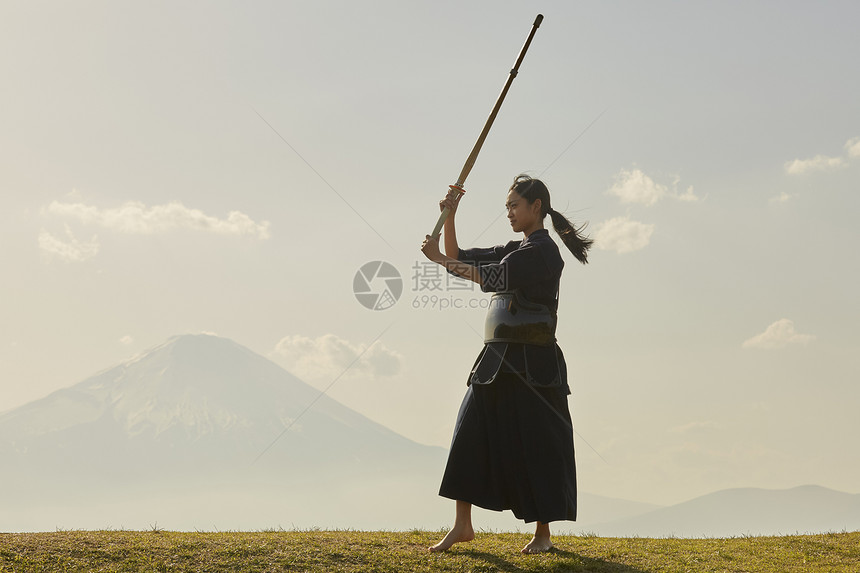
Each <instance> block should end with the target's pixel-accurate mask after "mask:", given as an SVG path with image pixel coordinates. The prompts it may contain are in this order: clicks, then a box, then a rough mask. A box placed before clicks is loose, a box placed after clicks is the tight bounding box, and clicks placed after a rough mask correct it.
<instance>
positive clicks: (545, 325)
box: [484, 290, 558, 346]
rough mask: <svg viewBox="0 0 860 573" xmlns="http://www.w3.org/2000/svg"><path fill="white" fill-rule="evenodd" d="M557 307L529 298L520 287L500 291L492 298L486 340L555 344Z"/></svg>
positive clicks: (485, 334)
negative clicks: (518, 289) (519, 289)
mask: <svg viewBox="0 0 860 573" xmlns="http://www.w3.org/2000/svg"><path fill="white" fill-rule="evenodd" d="M557 323H558V315H557V314H556V311H555V310H554V309H552V308H550V307H549V306H547V305H545V304H538V303H536V302H531V301H529V300H526V298H525V297H523V296H522V294H520V292H519V291H517V290H515V291H509V292H497V293H494V294H493V296H492V298H490V307H489V308H488V309H487V318H486V320H485V322H484V344H487V343H490V342H509V343H511V342H514V343H520V344H536V345H538V346H552V345H554V344H555V327H556V324H557Z"/></svg>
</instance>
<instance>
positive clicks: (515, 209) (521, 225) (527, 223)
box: [505, 189, 543, 236]
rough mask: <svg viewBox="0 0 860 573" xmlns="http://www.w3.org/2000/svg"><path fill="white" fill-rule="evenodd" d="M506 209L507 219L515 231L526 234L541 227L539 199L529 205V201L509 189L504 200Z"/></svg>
mask: <svg viewBox="0 0 860 573" xmlns="http://www.w3.org/2000/svg"><path fill="white" fill-rule="evenodd" d="M505 208H506V209H507V210H508V221H509V222H510V223H511V228H512V229H513V230H514V232H515V233H525V234H526V236H528V235H529V234H530V233H531V232H532V231H534V230H535V229H542V228H543V218H542V217H541V216H540V209H541V201H540V199H535V202H534V203H532V204H531V205H529V202H528V201H527V200H526V199H525V198H523V197H521V196H520V194H519V193H517V192H516V191H514V190H513V189H511V190H510V191H508V197H507V200H506V201H505Z"/></svg>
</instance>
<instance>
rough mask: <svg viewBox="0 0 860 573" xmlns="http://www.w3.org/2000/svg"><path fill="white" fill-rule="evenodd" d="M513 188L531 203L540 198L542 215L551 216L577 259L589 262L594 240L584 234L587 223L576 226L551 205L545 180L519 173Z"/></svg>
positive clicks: (564, 241) (560, 235) (557, 231)
mask: <svg viewBox="0 0 860 573" xmlns="http://www.w3.org/2000/svg"><path fill="white" fill-rule="evenodd" d="M511 189H512V190H514V191H516V193H517V194H518V195H519V196H520V197H523V198H524V199H526V200H527V201H528V202H529V204H532V203H534V202H535V200H536V199H540V200H541V215H542V216H543V217H546V216H547V215H549V216H550V218H551V219H552V228H553V229H555V232H556V233H558V236H559V238H561V241H562V242H563V243H564V245H565V246H566V247H567V248H568V250H569V251H570V252H571V253H573V256H574V257H576V260H578V261H579V262H580V263H582V264H586V263H588V249H590V248H591V245H593V244H594V241H593V240H592V239H589V238H588V237H587V236H586V235H585V234H583V230H584V229H585V225H582V226H580V227H574V226H573V223H571V222H570V221H569V220H568V219H567V217H565V216H564V215H562V214H561V213H559V212H558V211H556V210H555V209H553V208H552V207H551V206H550V200H549V189H547V187H546V185H545V184H544V183H543V181H541V180H539V179H532V178H531V177H529V176H528V175H518V176H517V177H516V179H514V184H513V185H511Z"/></svg>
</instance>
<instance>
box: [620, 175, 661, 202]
mask: <svg viewBox="0 0 860 573" xmlns="http://www.w3.org/2000/svg"><path fill="white" fill-rule="evenodd" d="M668 192H669V190H668V188H667V187H666V186H665V185H660V184H659V183H655V182H654V180H653V179H651V178H650V177H648V176H647V175H645V173H643V172H642V171H641V170H639V169H633V170H632V171H629V170H627V169H622V170H621V171H620V172H619V173H618V175H616V176H615V183H614V184H613V185H612V187H610V188H609V191H608V193H609V194H610V195H615V196H616V197H618V198H619V199H621V202H622V203H641V204H643V205H653V204H654V203H656V202H657V201H659V200H660V199H662V198H663V197H665V196H666V194H667V193H668Z"/></svg>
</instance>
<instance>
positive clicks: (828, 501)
mask: <svg viewBox="0 0 860 573" xmlns="http://www.w3.org/2000/svg"><path fill="white" fill-rule="evenodd" d="M592 530H593V531H594V532H595V533H597V534H599V535H603V536H613V537H631V536H641V537H666V536H677V537H732V536H742V535H786V534H794V533H814V532H826V531H843V530H847V531H857V530H860V495H857V494H850V493H843V492H839V491H834V490H831V489H827V488H824V487H820V486H814V485H806V486H800V487H795V488H792V489H783V490H770V489H758V488H738V489H727V490H722V491H717V492H714V493H711V494H708V495H704V496H701V497H697V498H695V499H692V500H690V501H686V502H684V503H679V504H677V505H672V506H669V507H663V508H659V509H655V510H653V511H649V512H646V513H643V514H641V515H638V516H634V517H628V518H623V519H616V520H613V521H607V522H604V523H599V524H596V525H594V526H593V527H592Z"/></svg>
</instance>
